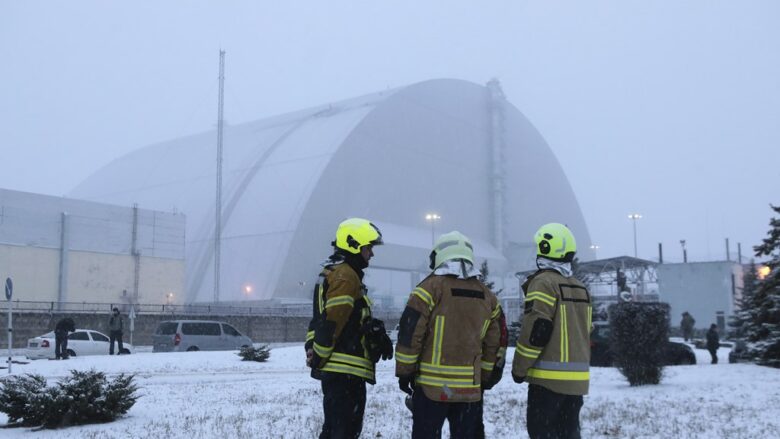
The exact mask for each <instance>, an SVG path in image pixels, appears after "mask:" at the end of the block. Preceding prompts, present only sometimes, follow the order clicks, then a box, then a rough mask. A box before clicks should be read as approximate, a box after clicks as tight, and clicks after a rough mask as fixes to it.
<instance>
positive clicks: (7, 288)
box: [5, 277, 14, 300]
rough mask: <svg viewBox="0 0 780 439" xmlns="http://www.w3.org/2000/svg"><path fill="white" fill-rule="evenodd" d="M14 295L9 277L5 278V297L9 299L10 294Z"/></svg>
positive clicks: (12, 284)
mask: <svg viewBox="0 0 780 439" xmlns="http://www.w3.org/2000/svg"><path fill="white" fill-rule="evenodd" d="M13 295H14V283H13V281H12V280H11V278H10V277H9V278H6V279H5V299H6V300H11V296H13Z"/></svg>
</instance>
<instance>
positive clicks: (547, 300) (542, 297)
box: [524, 292, 555, 306]
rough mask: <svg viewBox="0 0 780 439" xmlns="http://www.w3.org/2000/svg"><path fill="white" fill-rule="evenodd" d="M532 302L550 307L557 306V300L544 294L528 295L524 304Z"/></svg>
mask: <svg viewBox="0 0 780 439" xmlns="http://www.w3.org/2000/svg"><path fill="white" fill-rule="evenodd" d="M532 300H538V301H540V302H544V303H546V304H548V305H550V306H555V298H554V297H552V296H550V295H547V294H544V293H539V292H535V293H528V295H526V296H525V300H524V302H530V301H532Z"/></svg>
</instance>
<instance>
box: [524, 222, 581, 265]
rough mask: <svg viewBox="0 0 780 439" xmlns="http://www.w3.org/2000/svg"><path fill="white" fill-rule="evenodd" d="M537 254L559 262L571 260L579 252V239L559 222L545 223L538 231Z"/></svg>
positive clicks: (536, 239) (535, 237)
mask: <svg viewBox="0 0 780 439" xmlns="http://www.w3.org/2000/svg"><path fill="white" fill-rule="evenodd" d="M534 240H535V241H536V255H537V256H540V257H543V258H547V259H550V260H553V261H559V262H571V261H572V260H573V259H574V254H575V253H576V252H577V241H575V240H574V235H573V234H572V233H571V230H569V228H568V227H566V226H564V225H563V224H559V223H549V224H545V225H543V226H542V227H540V228H539V230H537V231H536V236H534Z"/></svg>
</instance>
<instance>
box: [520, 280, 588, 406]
mask: <svg viewBox="0 0 780 439" xmlns="http://www.w3.org/2000/svg"><path fill="white" fill-rule="evenodd" d="M523 291H524V292H525V314H524V315H523V318H522V327H521V329H520V335H519V337H518V339H517V346H516V347H515V357H514V361H513V363H512V375H514V376H516V377H525V380H526V381H527V382H528V383H532V384H538V385H540V386H543V387H546V388H547V389H549V390H551V391H553V392H556V393H560V394H564V395H586V394H587V393H588V384H589V382H590V372H589V368H590V331H591V327H592V325H591V323H592V322H591V318H592V308H591V300H590V294H589V293H588V290H587V288H585V286H584V285H583V284H582V283H581V282H580V281H578V280H577V279H575V278H574V277H564V276H562V275H561V274H560V273H558V272H557V271H555V270H540V271H537V272H536V273H535V274H533V275H532V276H531V277H530V278H529V279H528V280H527V281H526V282H525V284H523Z"/></svg>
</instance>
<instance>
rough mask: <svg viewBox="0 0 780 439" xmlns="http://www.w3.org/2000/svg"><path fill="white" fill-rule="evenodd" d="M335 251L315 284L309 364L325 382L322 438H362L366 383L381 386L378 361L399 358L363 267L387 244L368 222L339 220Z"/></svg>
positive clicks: (315, 373) (308, 345)
mask: <svg viewBox="0 0 780 439" xmlns="http://www.w3.org/2000/svg"><path fill="white" fill-rule="evenodd" d="M332 244H333V246H334V248H335V251H334V253H333V255H332V256H330V257H329V258H328V259H327V260H326V261H325V262H324V263H323V264H322V265H323V269H322V272H321V273H320V275H319V281H318V283H317V285H316V286H315V288H314V303H313V317H312V320H311V322H310V323H309V331H308V333H307V334H306V345H305V348H306V357H307V359H306V363H307V365H308V366H309V367H311V368H312V372H311V375H312V377H313V378H315V379H318V380H320V382H321V385H322V393H323V399H322V405H323V411H324V416H325V419H324V422H323V425H322V433H321V434H320V439H327V438H350V439H351V438H357V437H359V436H360V432H361V430H362V429H363V413H364V410H365V405H366V381H367V382H369V383H371V384H375V383H376V381H375V378H374V364H375V363H376V362H377V361H379V358H383V359H389V358H392V356H393V343H392V341H390V338H389V337H388V336H387V333H386V332H385V328H384V323H383V322H382V321H381V320H377V319H374V318H372V316H371V301H370V300H369V298H368V295H367V294H366V287H365V285H363V270H364V269H365V268H366V267H368V263H369V260H370V259H371V257H372V256H373V255H374V253H373V247H374V246H376V245H381V244H382V234H381V233H380V231H379V229H378V228H377V227H376V226H375V225H373V224H372V223H371V222H369V221H368V220H365V219H362V218H350V219H348V220H346V221H344V222H342V223H341V224H339V227H338V230H336V240H335V241H334V242H333V243H332Z"/></svg>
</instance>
